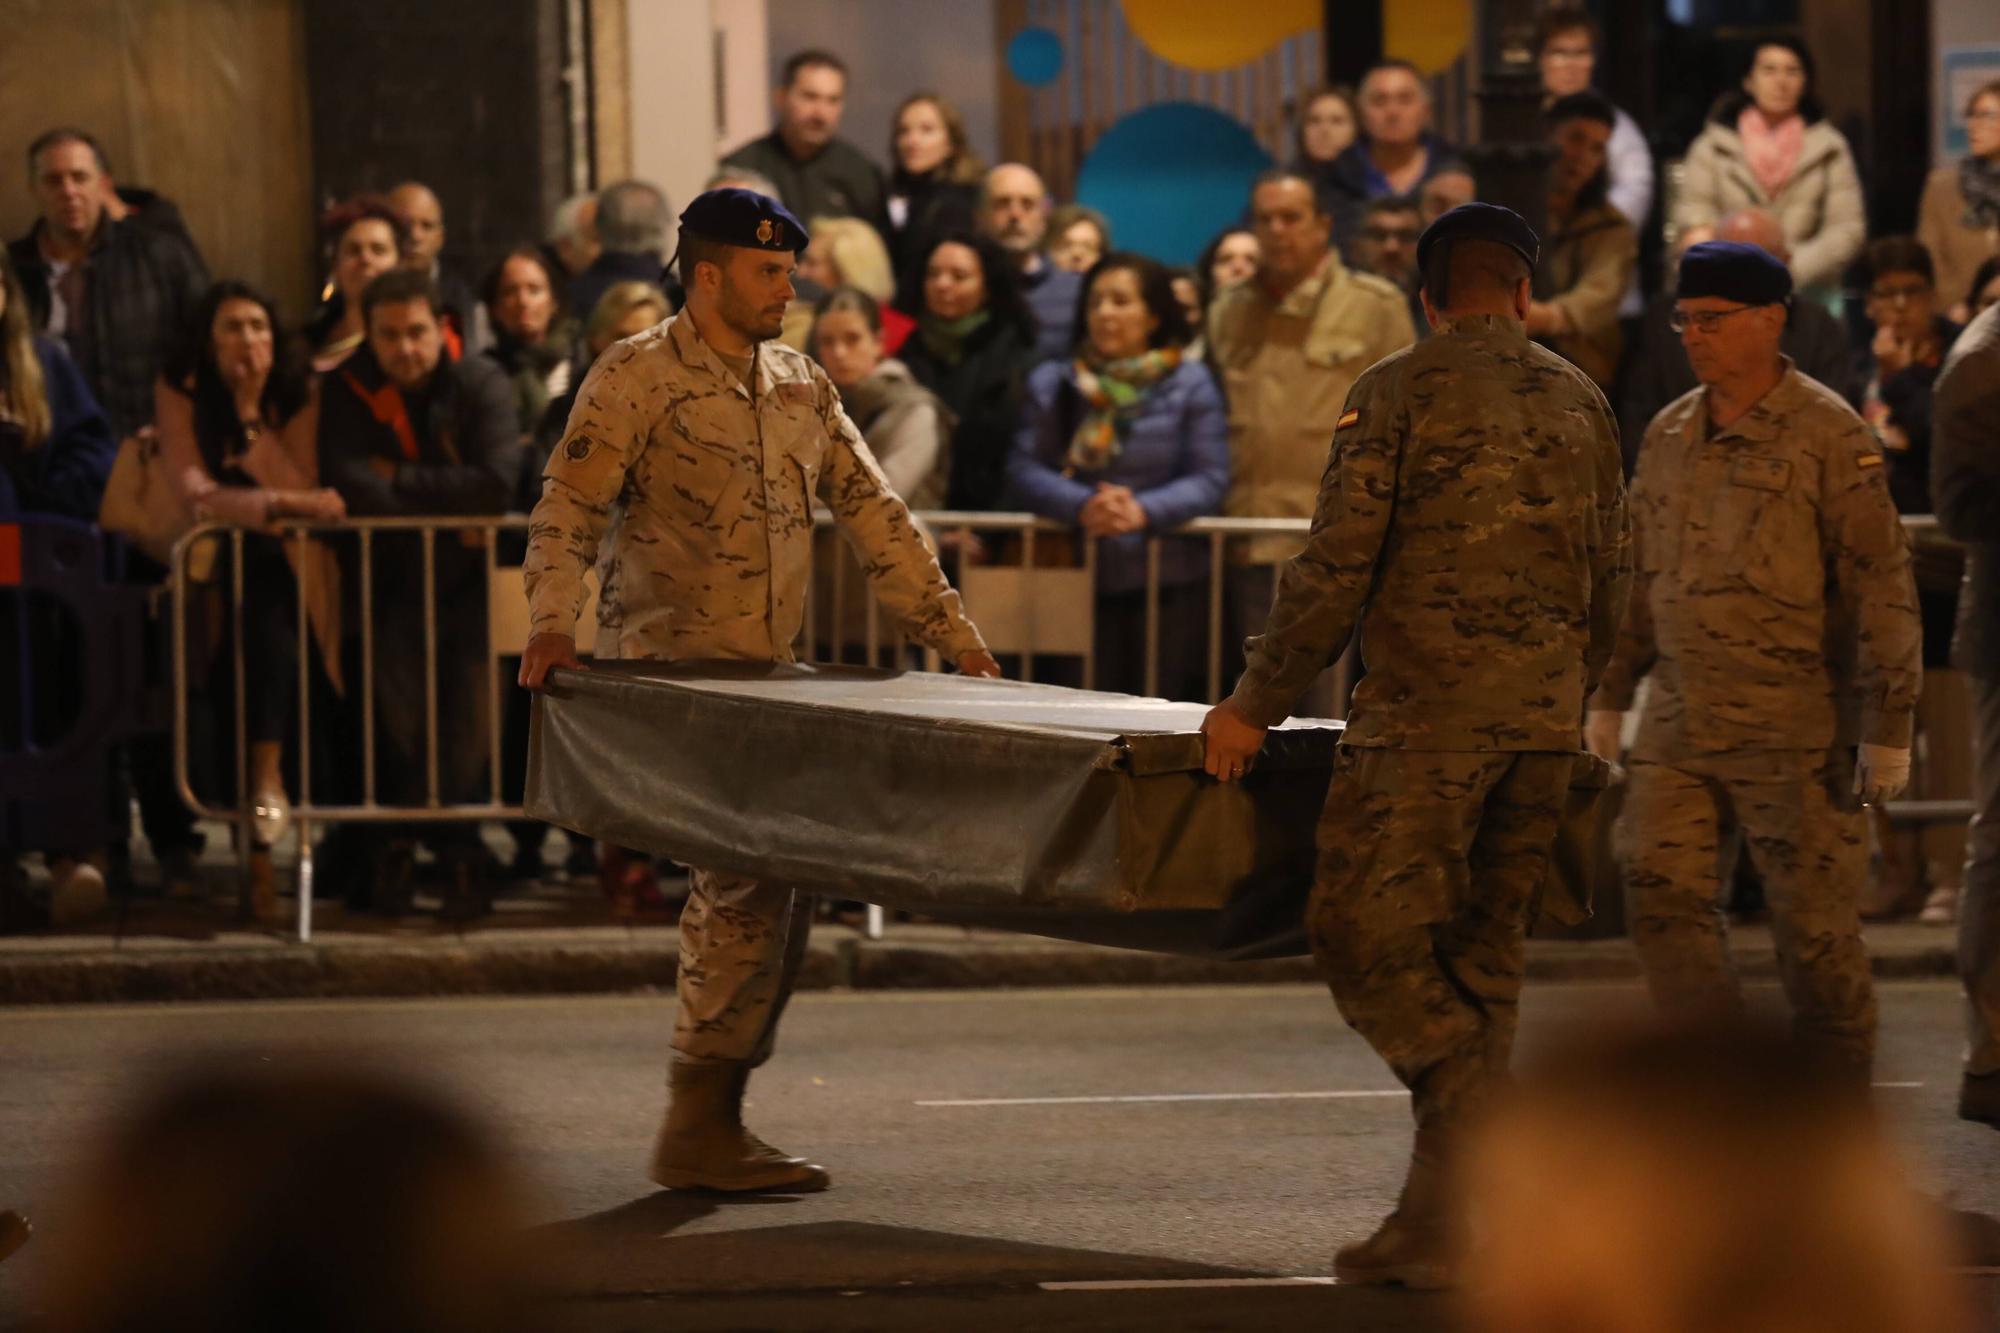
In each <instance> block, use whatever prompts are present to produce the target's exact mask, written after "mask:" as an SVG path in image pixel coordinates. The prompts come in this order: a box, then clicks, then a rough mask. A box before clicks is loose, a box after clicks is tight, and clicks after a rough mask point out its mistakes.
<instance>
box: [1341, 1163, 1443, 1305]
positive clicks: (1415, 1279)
mask: <svg viewBox="0 0 2000 1333" xmlns="http://www.w3.org/2000/svg"><path fill="white" fill-rule="evenodd" d="M1462 1240H1463V1237H1462V1234H1461V1228H1460V1226H1459V1224H1458V1220H1457V1219H1456V1217H1455V1216H1454V1209H1453V1206H1452V1201H1451V1199H1450V1194H1449V1186H1448V1184H1447V1181H1446V1171H1445V1157H1444V1153H1443V1151H1442V1144H1441V1142H1440V1140H1439V1136H1438V1135H1437V1132H1436V1131H1434V1130H1432V1131H1425V1130H1422V1129H1420V1130H1418V1131H1417V1142H1416V1147H1415V1149H1414V1150H1413V1151H1412V1152H1411V1154H1410V1174H1409V1176H1408V1177H1407V1178H1406V1179H1405V1180H1404V1181H1403V1193H1402V1196H1401V1197H1400V1198H1398V1199H1397V1201H1396V1211H1395V1212H1393V1213H1390V1214H1389V1216H1388V1219H1387V1220H1386V1221H1384V1222H1383V1223H1382V1225H1381V1226H1379V1227H1377V1228H1376V1229H1375V1234H1374V1235H1372V1236H1370V1237H1369V1238H1368V1239H1367V1240H1363V1241H1356V1242H1355V1243H1354V1244H1352V1245H1343V1246H1342V1247H1341V1248H1340V1249H1339V1250H1338V1251H1337V1252H1336V1253H1335V1254H1334V1256H1333V1275H1334V1277H1335V1278H1336V1279H1337V1280H1338V1281H1341V1282H1348V1283H1356V1284H1380V1283H1397V1284H1399V1285H1401V1286H1405V1287H1408V1288H1410V1289H1411V1290H1412V1291H1437V1290H1440V1289H1442V1288H1445V1287H1449V1286H1452V1285H1454V1284H1455V1283H1456V1281H1457V1278H1458V1261H1459V1257H1460V1256H1459V1245H1460V1244H1461V1242H1462Z"/></svg>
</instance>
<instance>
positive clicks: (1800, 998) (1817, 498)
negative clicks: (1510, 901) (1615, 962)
mask: <svg viewBox="0 0 2000 1333" xmlns="http://www.w3.org/2000/svg"><path fill="white" fill-rule="evenodd" d="M1676 290H1677V292H1678V298H1677V301H1676V304H1675V310H1674V315H1673V323H1674V327H1675V329H1676V330H1677V331H1678V332H1679V333H1680V335H1681V341H1682V344H1683V345H1684V346H1685V347H1686V348H1687V353H1688V360H1689V361H1690V362H1691V363H1692V365H1693V366H1694V372H1695V374H1696V376H1697V377H1698V378H1699V379H1700V381H1701V384H1700V387H1699V388H1697V389H1695V390H1693V391H1691V392H1689V393H1687V394H1685V395H1683V396H1682V397H1680V398H1678V399H1676V400H1675V401H1674V402H1673V403H1672V404H1670V405H1669V406H1668V407H1667V408H1666V409H1665V410H1664V411H1662V412H1661V413H1660V414H1659V416H1657V417H1655V418H1654V419H1653V423H1652V425H1651V426H1650V427H1649V428H1648V429H1647V432H1646V441H1645V444H1644V446H1643V447H1642V448H1641V449H1640V451H1639V471H1638V475H1637V477H1636V478H1635V479H1634V481H1633V488H1632V524H1633V532H1634V537H1635V545H1636V560H1635V565H1636V577H1635V578H1634V581H1633V586H1632V597H1631V602H1630V604H1629V606H1628V608H1627V610H1626V613H1625V623H1624V627H1623V628H1622V629H1621V630H1620V632H1619V636H1618V646H1617V649H1616V651H1615V652H1614V653H1613V655H1612V659H1611V664H1610V666H1609V667H1608V668H1607V669H1606V671H1605V673H1604V679H1603V682H1602V683H1601V684H1600V685H1599V687H1598V690H1597V693H1596V695H1595V696H1594V697H1593V698H1592V700H1591V703H1590V713H1589V722H1588V725H1587V727H1586V728H1585V739H1586V742H1587V743H1588V744H1589V746H1590V748H1591V750H1592V751H1593V752H1594V753H1596V754H1598V755H1599V756H1601V757H1603V758H1605V759H1607V760H1614V761H1615V760H1616V759H1617V758H1618V757H1619V741H1620V736H1621V734H1622V728H1623V723H1624V713H1625V710H1627V709H1629V708H1631V707H1632V702H1633V698H1634V694H1635V691H1636V690H1637V687H1638V684H1639V681H1640V680H1641V679H1648V680H1650V684H1651V688H1650V690H1649V691H1648V694H1647V698H1646V705H1645V708H1644V710H1643V711H1642V712H1641V714H1640V717H1639V727H1638V734H1637V737H1636V739H1635V741H1634V743H1633V745H1632V749H1631V753H1630V755H1629V756H1628V757H1627V759H1626V763H1627V774H1628V778H1627V786H1626V791H1625V806H1624V812H1623V815H1622V817H1621V818H1620V821H1619V826H1618V831H1617V837H1616V846H1617V852H1618V858H1619V861H1620V863H1621V865H1622V868H1623V870H1624V874H1625V885H1626V894H1627V907H1628V915H1629V924H1630V928H1631V933H1632V943H1633V945H1634V947H1635V948H1636V949H1637V951H1638V954H1639V958H1640V961H1641V963H1642V965H1643V966H1644V969H1645V973H1646V979H1647V983H1648V985H1649V987H1650V989H1651V991H1652V994H1653V998H1654V1001H1655V1002H1656V1003H1657V1004H1659V1005H1660V1006H1661V1007H1662V1008H1664V1009H1667V1010H1669V1011H1671V1012H1675V1013H1679V1014H1710V1015H1717V1014H1719V1015H1724V1016H1734V1015H1737V1014H1740V1013H1741V1011H1742V1003H1743V1000H1742V992H1741V989H1740V986H1739V984H1738V981H1737V977H1736V973H1735V969H1734V967H1733V966H1732V964H1731V962H1730V957H1729V946H1728V941H1727V938H1726V933H1725V917H1724V915H1723V911H1722V904H1721V895H1722V884H1721V882H1720V879H1719V876H1718V874H1717V868H1718V851H1719V848H1718V840H1719V836H1720V829H1721V825H1722V824H1723V823H1724V821H1726V820H1729V819H1732V818H1733V819H1734V821H1735V823H1736V824H1737V825H1738V826H1739V827H1740V828H1741V829H1742V830H1743V833H1744V835H1745V837H1746V839H1747V841H1748V845H1749V849H1750V855H1751V858H1752V860H1753V861H1754V862H1755V864H1756V865H1757V868H1758V870H1759V871H1760V872H1761V873H1762V874H1763V877H1764V889H1765V893H1766V896H1767V897H1768V899H1769V901H1770V906H1771V917H1772V934H1773V936H1774V937H1775V941H1776V944H1777V950H1778V965H1779V973H1780V975H1781V976H1782V978H1783V980H1784V985H1785V991H1786V995H1787V997H1788V998H1789V999H1790V1001H1791V1005H1792V1009H1793V1014H1794V1019H1793V1022H1794V1027H1795V1028H1796V1030H1797V1032H1798V1035H1799V1037H1800V1038H1801V1040H1803V1041H1804V1042H1806V1043H1807V1044H1808V1045H1809V1046H1810V1047H1811V1048H1813V1049H1814V1050H1816V1051H1818V1052H1819V1053H1821V1054H1823V1055H1824V1056H1825V1057H1826V1058H1828V1059H1829V1060H1830V1061H1831V1062H1833V1063H1834V1064H1835V1065H1837V1066H1838V1067H1840V1068H1842V1069H1844V1070H1845V1071H1846V1072H1847V1073H1848V1074H1849V1075H1850V1076H1851V1077H1852V1078H1853V1079H1854V1080H1855V1081H1856V1082H1857V1083H1858V1084H1859V1085H1860V1086H1862V1087H1866V1086H1867V1082H1868V1071H1869V1069H1870V1067H1871V1065H1872V1063H1873V1060H1874V1054H1875V1028H1876V1009H1875V997H1874V992H1873V989H1872V986H1871V983H1870V979H1869V972H1868V957H1867V953H1866V951H1865V949H1864V948H1863V945H1862V940H1861V916H1860V910H1859V898H1860V894H1861V889H1862V884H1863V882H1864V880H1865V879H1866V876H1867V870H1868V833H1867V824H1866V822H1865V820H1864V818H1863V815H1862V806H1863V804H1864V803H1865V804H1869V805H1879V804H1881V803H1882V802H1884V801H1887V800H1889V799H1890V798H1892V797H1894V796H1895V795H1897V794H1898V793H1899V792H1901V790H1902V789H1903V786H1904V785H1905V783H1906V782H1907V781H1908V778H1909V772H1910V735H1911V727H1912V722H1913V718H1914V715H1915V712H1916V702H1917V690H1918V685H1919V682H1920V680H1921V678H1922V631H1921V627H1920V624H1919V621H1918V616H1917V590H1916V585H1915V582H1914V580H1913V579H1912V578H1911V573H1910V544H1909V538H1908V537H1907V536H1905V535H1904V532H1903V526H1902V523H1901V522H1900V521H1899V519H1898V518H1897V516H1896V506H1895V504H1894V502H1893V501H1892V500H1891V499H1890V497H1889V485H1888V478H1887V476H1886V473H1887V468H1886V467H1885V464H1884V459H1883V455H1882V448H1881V445H1880V444H1879V443H1878V442H1877V440H1876V438H1875V435H1874V433H1873V432H1872V431H1870V430H1869V428H1868V424H1867V423H1866V422H1864V421H1863V420H1862V419H1861V417H1860V416H1859V414H1857V413H1856V412H1855V411H1854V409H1853V408H1851V407H1849V406H1848V405H1847V404H1846V403H1845V402H1843V401H1842V400H1841V399H1840V398H1839V397H1838V396H1837V395H1836V394H1834V393H1833V392H1832V391H1831V390H1829V389H1827V388H1826V387H1825V386H1824V385H1821V384H1819V383H1817V382H1816V381H1814V380H1811V379H1809V378H1807V377H1806V376H1804V375H1801V374H1800V373H1799V372H1798V369H1797V367H1796V366H1795V365H1794V364H1793V363H1792V360H1791V358H1789V357H1787V356H1785V355H1784V354H1783V353H1782V351H1781V350H1780V346H1779V340H1780V338H1781V337H1782V336H1783V334H1784V328H1785V313H1786V307H1787V305H1789V304H1790V302H1791V300H1792V276H1791V273H1790V272H1789V271H1788V270H1787V269H1786V267H1785V265H1784V264H1782V263H1780V262H1779V261H1778V260H1777V259H1776V258H1774V257H1773V256H1772V255H1771V254H1770V253H1769V252H1767V251H1765V250H1763V249H1760V248H1758V247H1756V246H1751V245H1742V244H1736V243H1731V242H1727V241H1709V242H1704V243H1702V244H1699V245H1695V246H1693V247H1691V248H1690V249H1689V250H1688V252H1687V254H1686V255H1684V256H1683V257H1682V259H1681V264H1680V280H1679V283H1678V286H1677V289H1676Z"/></svg>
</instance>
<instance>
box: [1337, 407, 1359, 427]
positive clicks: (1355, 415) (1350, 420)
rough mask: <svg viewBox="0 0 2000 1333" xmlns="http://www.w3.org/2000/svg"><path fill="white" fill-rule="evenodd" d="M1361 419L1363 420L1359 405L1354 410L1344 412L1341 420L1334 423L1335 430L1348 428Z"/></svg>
mask: <svg viewBox="0 0 2000 1333" xmlns="http://www.w3.org/2000/svg"><path fill="white" fill-rule="evenodd" d="M1359 420H1361V409H1360V408H1358V407H1357V408H1355V409H1353V410H1352V411H1348V412H1342V413H1341V414H1340V420H1339V421H1337V422H1335V423H1334V426H1333V428H1334V429H1335V430H1346V429H1347V428H1348V427H1349V426H1352V425H1353V424H1354V423H1355V422H1357V421H1359Z"/></svg>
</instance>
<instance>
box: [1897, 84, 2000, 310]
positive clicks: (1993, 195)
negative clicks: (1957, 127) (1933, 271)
mask: <svg viewBox="0 0 2000 1333" xmlns="http://www.w3.org/2000/svg"><path fill="white" fill-rule="evenodd" d="M1965 147H1966V153H1965V156H1964V157H1962V158H1960V159H1959V160H1958V161H1956V162H1953V163H1950V164H1948V165H1946V166H1942V167H1938V168H1937V169H1936V170H1934V171H1932V172H1931V175H1930V179H1929V180H1927V181H1925V182H1924V198H1923V202H1922V203H1921V204H1919V205H1918V206H1917V239H1918V240H1920V241H1922V242H1923V243H1924V248H1925V249H1926V250H1929V251H1930V252H1931V262H1932V263H1933V264H1935V265H1936V266H1937V286H1938V290H1939V291H1942V292H1944V293H1946V294H1947V295H1948V296H1949V297H1950V298H1951V299H1952V300H1954V301H1956V302H1957V304H1956V305H1954V306H1953V307H1952V308H1951V310H1950V311H1949V312H1948V313H1949V314H1950V316H1951V318H1952V319H1954V320H1956V321H1957V322H1959V323H1961V324H1963V323H1965V322H1966V321H1968V320H1970V319H1971V318H1972V317H1973V315H1975V314H1977V313H1978V312H1977V311H1975V310H1973V309H1972V306H1971V298H1968V297H1967V296H1966V293H1968V292H1971V293H1973V296H1974V297H1976V296H1977V292H1978V288H1977V287H1975V286H1974V284H1973V280H1972V279H1973V274H1974V273H1975V272H1976V271H1977V270H1978V269H1979V267H1980V265H1982V264H1985V263H1987V262H1989V261H1990V260H1992V259H1994V258H1995V257H2000V79H1994V80H1993V81H1992V82H1990V83H1987V84H1985V85H1983V86H1981V87H1980V88H1978V89H1977V90H1975V91H1974V92H1973V94H1972V97H1971V99H1970V100H1969V101H1967V102H1966V104H1965Z"/></svg>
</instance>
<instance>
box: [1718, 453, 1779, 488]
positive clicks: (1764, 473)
mask: <svg viewBox="0 0 2000 1333" xmlns="http://www.w3.org/2000/svg"><path fill="white" fill-rule="evenodd" d="M1729 484H1730V485H1731V486H1748V487H1750V488H1752V489H1753V490H1759V491H1787V490H1790V489H1791V486H1792V463H1791V460H1790V459H1788V458H1764V457H1760V456H1758V455H1755V454H1752V455H1749V456H1748V457H1744V458H1736V459H1731V460H1730V463H1729Z"/></svg>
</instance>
